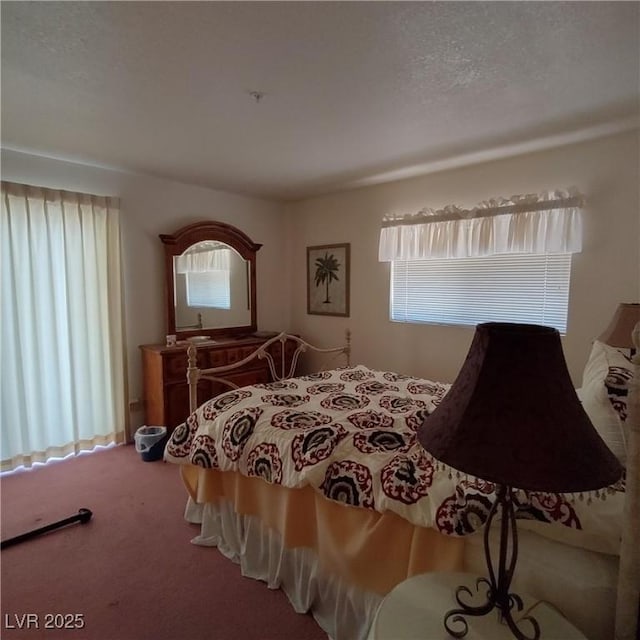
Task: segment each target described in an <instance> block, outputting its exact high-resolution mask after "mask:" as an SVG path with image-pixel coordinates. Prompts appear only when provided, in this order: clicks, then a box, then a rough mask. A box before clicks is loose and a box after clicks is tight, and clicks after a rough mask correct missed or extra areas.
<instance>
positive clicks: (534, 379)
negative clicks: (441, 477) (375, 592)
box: [418, 322, 622, 640]
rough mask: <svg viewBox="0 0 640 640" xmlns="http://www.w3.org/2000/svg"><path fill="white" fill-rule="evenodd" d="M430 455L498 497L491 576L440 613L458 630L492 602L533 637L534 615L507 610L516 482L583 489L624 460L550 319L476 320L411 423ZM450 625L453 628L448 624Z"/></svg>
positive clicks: (614, 474)
mask: <svg viewBox="0 0 640 640" xmlns="http://www.w3.org/2000/svg"><path fill="white" fill-rule="evenodd" d="M418 439H419V441H420V443H421V444H422V446H423V447H424V448H425V449H426V450H427V452H429V453H430V454H431V455H432V456H433V458H435V459H436V460H437V461H440V462H441V463H444V464H445V465H447V466H449V467H451V468H453V469H455V470H457V471H458V472H461V473H463V474H466V475H470V476H475V477H476V478H480V479H483V480H487V481H489V482H492V483H494V484H495V485H496V500H495V502H494V504H493V506H492V508H491V510H490V512H489V515H488V519H487V522H486V523H485V529H484V550H485V559H486V563H487V570H488V574H489V577H488V579H487V578H480V579H479V580H478V581H477V587H478V588H479V587H480V585H481V584H484V585H485V586H486V588H487V590H486V602H485V603H484V604H481V605H479V606H472V605H470V604H467V603H465V602H464V601H463V597H462V596H463V595H464V594H466V598H464V599H465V600H466V599H468V597H469V596H471V595H472V594H471V591H470V590H469V589H468V588H467V587H465V586H460V587H458V589H457V590H456V601H457V603H458V605H459V607H457V608H455V609H452V610H451V611H449V612H447V613H446V614H445V618H444V626H445V629H446V630H447V632H448V633H449V634H450V635H452V636H453V637H455V638H462V637H464V636H465V635H466V633H467V631H468V623H467V621H466V619H465V616H482V615H486V614H488V613H489V612H491V611H492V610H494V609H497V610H498V612H499V614H500V615H501V618H502V620H503V621H504V622H505V623H506V624H507V625H508V626H509V629H510V630H511V632H512V633H513V636H514V637H515V638H519V639H520V640H536V639H537V638H539V637H540V627H539V625H538V622H537V621H536V620H535V619H534V618H533V617H531V616H526V617H524V618H522V619H521V620H520V623H523V622H525V621H528V623H529V626H530V635H526V634H525V632H524V631H522V630H521V628H520V626H519V623H516V621H515V620H514V618H513V615H512V609H513V607H514V606H515V607H516V608H517V610H518V611H520V610H522V607H523V604H522V600H521V599H520V597H519V596H518V595H516V594H514V593H510V591H509V589H510V585H511V581H512V578H513V574H514V571H515V566H516V560H517V555H518V535H517V529H516V517H515V507H514V491H516V490H524V491H546V492H554V493H575V492H588V491H594V490H598V489H601V488H604V487H607V486H609V485H611V484H614V483H615V482H617V481H618V480H619V479H620V477H621V476H622V466H621V465H620V463H619V462H618V459H617V458H616V457H615V456H614V455H613V453H611V451H610V450H609V449H608V447H607V446H606V444H605V443H604V442H603V440H602V439H601V438H600V436H599V435H598V433H597V432H596V430H595V428H594V427H593V425H592V424H591V422H590V420H589V418H588V416H587V414H586V413H585V412H584V410H583V408H582V405H581V404H580V401H579V399H578V397H577V395H576V392H575V389H574V387H573V384H572V382H571V378H570V376H569V372H568V370H567V365H566V362H565V359H564V354H563V351H562V345H561V342H560V334H559V333H558V331H557V330H556V329H553V328H551V327H544V326H538V325H527V324H512V323H492V322H489V323H484V324H480V325H478V326H477V327H476V333H475V335H474V338H473V341H472V343H471V347H470V349H469V353H468V354H467V357H466V360H465V362H464V364H463V366H462V369H461V370H460V373H459V374H458V377H457V378H456V380H455V382H454V383H453V385H452V386H451V388H450V389H449V391H448V392H447V394H446V395H445V397H444V398H443V399H442V401H441V403H440V404H439V406H438V407H437V408H436V409H435V410H434V411H433V413H432V414H431V415H430V416H428V417H427V418H426V419H425V421H424V423H423V424H422V425H421V426H420V428H419V430H418ZM496 518H499V520H500V526H499V536H500V539H499V543H500V545H499V554H498V558H497V560H496V559H494V558H493V557H492V553H491V548H490V544H489V542H490V531H491V524H492V522H493V521H494V519H496ZM454 626H455V627H456V628H454Z"/></svg>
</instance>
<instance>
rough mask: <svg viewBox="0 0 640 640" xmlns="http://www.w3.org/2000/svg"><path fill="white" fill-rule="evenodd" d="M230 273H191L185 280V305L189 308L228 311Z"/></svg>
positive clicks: (226, 271) (229, 302) (218, 271)
mask: <svg viewBox="0 0 640 640" xmlns="http://www.w3.org/2000/svg"><path fill="white" fill-rule="evenodd" d="M230 273H231V272H230V271H228V270H224V269H218V270H216V271H191V272H189V273H187V274H186V278H187V304H188V305H189V306H190V307H207V308H210V309H230V308H231V291H230V286H229V276H230Z"/></svg>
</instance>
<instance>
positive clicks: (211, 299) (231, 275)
mask: <svg viewBox="0 0 640 640" xmlns="http://www.w3.org/2000/svg"><path fill="white" fill-rule="evenodd" d="M160 239H161V240H162V242H163V244H164V250H165V299H166V314H167V334H172V335H175V336H176V338H177V339H178V340H184V339H185V338H193V337H195V336H210V337H211V338H216V337H218V338H220V337H232V336H238V335H242V334H248V333H253V332H255V331H256V328H257V322H256V252H257V251H258V249H260V247H261V246H262V245H260V244H256V243H254V242H252V241H251V239H250V238H249V237H248V236H247V235H246V234H244V233H243V232H242V231H240V230H239V229H236V228H235V227H233V226H231V225H230V224H226V223H224V222H197V223H195V224H191V225H188V226H186V227H182V228H181V229H179V230H178V231H176V232H175V233H173V234H161V235H160Z"/></svg>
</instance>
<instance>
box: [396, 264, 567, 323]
mask: <svg viewBox="0 0 640 640" xmlns="http://www.w3.org/2000/svg"><path fill="white" fill-rule="evenodd" d="M570 274H571V253H554V254H499V255H492V256H483V257H478V258H446V259H429V260H406V261H405V260H394V261H393V262H392V265H391V301H390V309H391V320H393V321H396V322H415V323H432V324H453V325H472V326H475V325H476V324H478V323H481V322H518V323H526V324H542V325H547V326H551V327H555V328H556V329H558V331H560V332H561V333H566V329H567V307H568V301H569V280H570Z"/></svg>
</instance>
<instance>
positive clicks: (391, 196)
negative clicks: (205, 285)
mask: <svg viewBox="0 0 640 640" xmlns="http://www.w3.org/2000/svg"><path fill="white" fill-rule="evenodd" d="M638 154H639V144H638V132H637V130H636V131H634V132H631V133H628V132H627V133H624V134H619V135H616V136H612V137H608V138H602V139H599V140H594V141H589V142H583V143H580V144H574V145H570V146H564V147H560V148H556V149H553V150H549V151H541V152H536V153H530V154H527V155H523V156H518V157H514V158H509V159H504V160H498V161H492V162H486V163H482V164H478V165H474V166H469V167H464V168H460V169H456V170H449V171H444V172H440V173H434V174H431V175H426V176H422V177H417V178H411V179H407V180H402V181H397V182H393V183H388V184H383V185H377V186H371V187H366V188H362V189H357V190H353V191H347V192H343V193H340V194H334V195H330V196H324V197H319V198H313V199H309V200H306V201H301V202H298V203H293V204H290V205H288V206H287V210H288V212H289V216H290V217H289V223H290V228H289V242H290V245H291V248H292V249H291V250H292V259H293V265H292V269H291V274H292V278H293V280H292V292H293V306H292V322H291V325H292V329H293V330H294V331H297V332H299V333H300V334H302V335H303V336H305V337H306V338H307V339H310V340H311V341H316V342H320V343H321V344H322V345H323V346H333V345H334V344H339V343H341V340H342V339H343V335H344V330H345V328H347V327H348V328H350V329H351V330H352V347H353V358H352V360H353V361H354V362H360V363H363V364H367V365H369V366H371V367H374V368H380V369H390V370H395V371H400V372H404V373H408V374H412V375H420V376H424V377H427V378H431V379H434V380H440V381H452V380H453V379H455V376H456V374H457V372H458V370H459V368H460V366H461V365H462V362H463V361H464V357H465V356H466V354H467V351H468V348H469V345H470V343H471V339H472V337H473V333H474V329H473V328H462V327H447V326H435V325H412V324H400V323H393V322H390V321H389V319H388V318H389V308H388V307H389V304H388V299H389V265H388V264H387V263H380V262H378V258H377V251H378V236H379V230H380V223H381V221H382V218H383V216H384V215H385V214H386V213H391V212H395V213H411V212H416V211H418V210H419V209H421V208H423V207H433V208H436V209H437V208H440V207H443V206H445V205H447V204H456V205H460V206H464V207H471V206H474V205H476V204H477V203H479V202H480V201H482V200H485V199H488V198H493V197H498V196H504V197H509V196H511V195H514V194H520V193H536V192H539V191H544V190H548V189H558V188H566V187H570V186H575V187H577V188H578V189H579V190H580V191H581V192H582V193H583V194H585V195H586V196H587V199H588V204H587V208H586V209H585V212H584V231H585V236H584V242H583V251H582V253H580V254H578V255H576V256H574V259H573V266H572V275H571V290H570V303H569V317H568V330H567V335H566V336H565V337H564V338H563V346H564V351H565V357H566V360H567V364H568V366H569V370H570V372H571V375H572V377H573V380H574V383H575V384H576V385H579V384H580V383H581V377H582V370H583V368H584V364H585V362H586V358H587V357H588V354H589V351H590V342H591V340H592V339H593V338H594V337H595V336H597V335H598V334H599V332H600V331H602V330H603V329H604V328H605V326H606V325H607V323H608V321H609V319H610V317H611V315H612V314H613V312H614V311H615V309H616V306H617V304H618V303H619V302H634V301H635V302H637V301H639V300H640V205H639V195H638V180H639V167H638ZM341 242H350V243H351V316H350V318H334V317H324V316H310V315H307V313H306V273H305V263H306V247H307V246H309V245H314V244H331V243H341Z"/></svg>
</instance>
